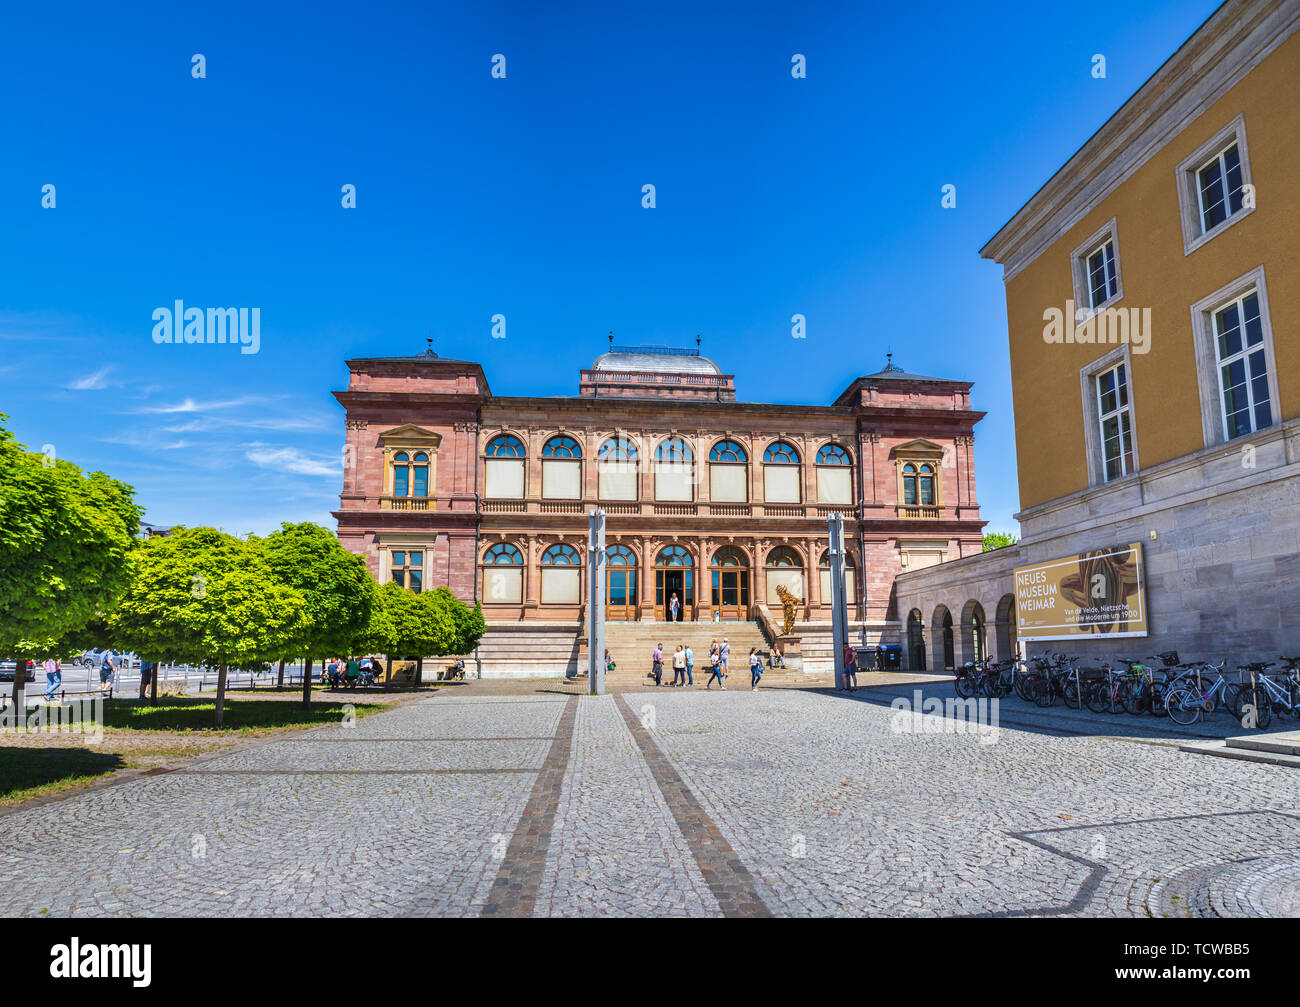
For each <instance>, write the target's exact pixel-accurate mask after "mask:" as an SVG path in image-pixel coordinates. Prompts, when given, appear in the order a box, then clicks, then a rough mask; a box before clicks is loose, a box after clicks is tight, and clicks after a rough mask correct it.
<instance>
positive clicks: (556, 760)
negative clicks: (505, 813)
mask: <svg viewBox="0 0 1300 1007" xmlns="http://www.w3.org/2000/svg"><path fill="white" fill-rule="evenodd" d="M577 713H578V697H576V696H572V697H570V698H568V699H566V700H565V701H564V711H563V712H562V713H561V714H560V722H559V725H558V727H557V728H556V731H555V738H554V740H553V741H552V742H551V748H550V751H549V752H547V753H546V761H545V762H544V763H543V764H542V769H541V771H540V772H538V774H537V780H536V781H535V782H534V783H533V790H532V793H531V794H529V796H528V803H527V804H526V805H524V813H523V814H522V815H521V816H520V817H519V824H518V826H517V827H516V828H515V832H514V835H512V836H511V837H510V844H509V846H507V847H506V855H505V858H504V860H503V861H502V863H501V868H500V870H498V871H497V876H496V880H495V881H493V882H492V888H491V890H490V892H489V893H488V901H487V905H485V906H484V907H483V913H482V915H484V916H531V915H532V914H533V908H534V907H535V906H536V904H537V892H538V890H539V889H540V888H541V884H542V876H543V874H544V872H545V870H546V851H547V849H548V848H549V847H550V844H551V830H552V829H553V828H554V826H555V810H556V808H557V807H558V805H559V801H560V794H561V791H562V790H563V788H564V774H565V770H566V769H567V768H568V764H569V757H570V754H571V752H572V750H573V726H574V721H575V720H576V718H577Z"/></svg>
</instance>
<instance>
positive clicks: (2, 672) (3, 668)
mask: <svg viewBox="0 0 1300 1007" xmlns="http://www.w3.org/2000/svg"><path fill="white" fill-rule="evenodd" d="M24 663H25V664H26V665H27V674H26V675H24V676H23V681H24V682H35V681H36V662H35V661H26V662H24ZM17 667H18V663H17V662H16V661H0V682H12V681H13V680H14V669H15V668H17Z"/></svg>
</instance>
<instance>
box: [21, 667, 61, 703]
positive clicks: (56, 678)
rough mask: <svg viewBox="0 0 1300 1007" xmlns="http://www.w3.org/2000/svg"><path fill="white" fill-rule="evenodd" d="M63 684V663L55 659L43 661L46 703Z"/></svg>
mask: <svg viewBox="0 0 1300 1007" xmlns="http://www.w3.org/2000/svg"><path fill="white" fill-rule="evenodd" d="M14 669H15V670H14V676H15V678H16V677H17V675H18V671H17V665H15V666H14ZM62 683H63V662H62V661H60V660H59V659H58V658H55V657H47V658H46V659H45V701H46V702H47V703H48V702H49V701H50V700H51V699H53V698H54V694H55V693H56V692H58V691H59V686H60V685H61V684H62Z"/></svg>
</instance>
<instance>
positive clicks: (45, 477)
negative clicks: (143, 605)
mask: <svg viewBox="0 0 1300 1007" xmlns="http://www.w3.org/2000/svg"><path fill="white" fill-rule="evenodd" d="M4 419H5V417H4V415H3V414H0V653H4V654H7V655H14V654H17V653H18V652H19V651H21V652H22V653H24V654H27V655H31V656H38V657H39V656H45V655H47V654H50V653H53V652H54V651H55V650H57V649H58V648H59V646H60V643H59V640H60V638H61V637H65V636H66V635H67V634H69V633H73V632H76V631H77V630H79V629H81V628H82V627H83V626H85V625H86V624H87V623H88V622H90V621H91V620H92V619H94V618H95V617H96V616H97V615H98V614H100V613H102V612H104V611H107V610H108V609H110V608H111V607H112V606H113V604H114V603H115V602H116V600H117V598H118V597H120V596H121V595H122V593H123V592H124V591H125V590H126V587H127V584H128V583H129V582H130V579H131V572H132V560H131V557H132V552H133V549H134V547H135V544H136V534H137V533H138V532H139V530H140V515H141V513H142V510H141V508H140V507H139V506H138V505H137V504H136V502H135V490H134V489H133V488H132V487H130V486H128V485H126V484H125V483H122V482H118V481H117V480H116V479H110V478H109V477H108V476H107V475H105V474H104V473H103V472H91V473H90V474H89V475H87V474H85V473H83V472H82V471H81V469H80V468H78V467H77V466H76V465H73V464H72V463H71V462H66V461H63V460H61V459H55V458H54V457H53V456H50V455H45V454H37V453H35V452H31V451H27V450H26V449H25V447H24V446H23V445H22V444H19V443H18V442H17V441H16V440H14V437H13V434H12V433H10V431H9V430H8V429H7V428H6V426H5V424H4V422H3V421H4Z"/></svg>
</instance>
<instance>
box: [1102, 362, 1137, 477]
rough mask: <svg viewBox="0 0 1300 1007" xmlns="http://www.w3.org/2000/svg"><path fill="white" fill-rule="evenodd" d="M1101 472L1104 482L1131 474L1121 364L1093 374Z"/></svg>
mask: <svg viewBox="0 0 1300 1007" xmlns="http://www.w3.org/2000/svg"><path fill="white" fill-rule="evenodd" d="M1097 418H1098V422H1099V423H1100V424H1101V431H1100V432H1101V459H1102V470H1103V474H1104V476H1105V479H1106V481H1107V482H1110V480H1112V479H1118V478H1119V477H1120V476H1125V475H1128V474H1129V473H1130V472H1132V471H1133V415H1132V406H1131V405H1130V403H1129V393H1128V372H1127V369H1126V365H1125V364H1120V365H1118V366H1117V367H1112V368H1110V370H1107V371H1102V372H1101V373H1100V374H1098V375H1097Z"/></svg>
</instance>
